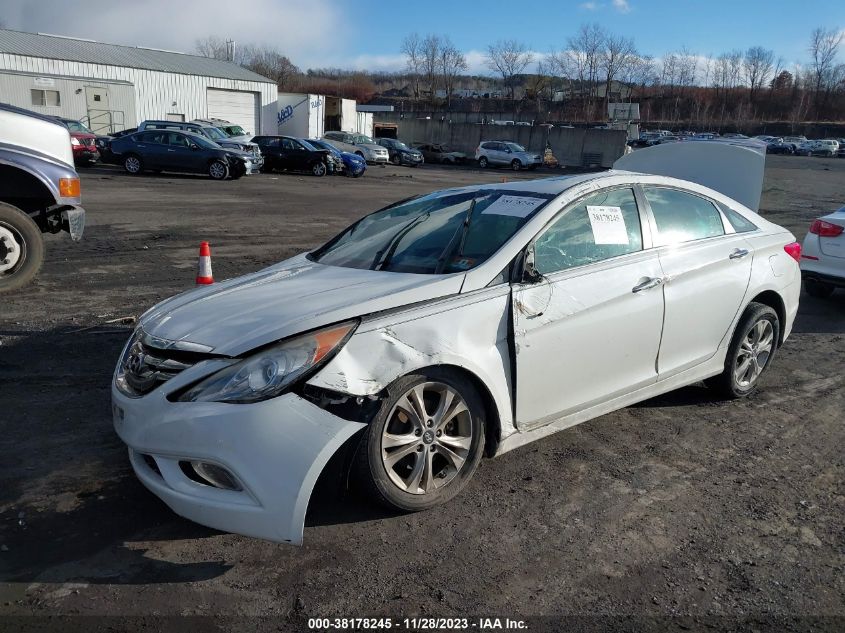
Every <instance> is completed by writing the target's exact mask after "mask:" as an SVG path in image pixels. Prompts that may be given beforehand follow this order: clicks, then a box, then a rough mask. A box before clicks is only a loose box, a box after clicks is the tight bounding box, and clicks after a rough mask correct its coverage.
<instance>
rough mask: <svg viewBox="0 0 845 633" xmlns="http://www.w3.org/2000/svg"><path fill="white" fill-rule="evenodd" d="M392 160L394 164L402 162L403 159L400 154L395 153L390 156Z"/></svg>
mask: <svg viewBox="0 0 845 633" xmlns="http://www.w3.org/2000/svg"><path fill="white" fill-rule="evenodd" d="M390 162H391V163H393V164H394V165H399V164H400V163H401V162H402V159H401V158H399V154H394V155H393V156H391V157H390Z"/></svg>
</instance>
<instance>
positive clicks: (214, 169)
mask: <svg viewBox="0 0 845 633" xmlns="http://www.w3.org/2000/svg"><path fill="white" fill-rule="evenodd" d="M208 175H209V176H211V178H213V179H214V180H225V179H226V178H227V177H228V175H229V166H228V165H227V164H226V163H224V162H223V161H222V160H214V161H211V162H210V163H209V165H208Z"/></svg>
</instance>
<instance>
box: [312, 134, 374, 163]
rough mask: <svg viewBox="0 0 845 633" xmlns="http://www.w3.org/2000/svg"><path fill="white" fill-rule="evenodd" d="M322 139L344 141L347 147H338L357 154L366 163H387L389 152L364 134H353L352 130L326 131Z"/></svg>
mask: <svg viewBox="0 0 845 633" xmlns="http://www.w3.org/2000/svg"><path fill="white" fill-rule="evenodd" d="M323 139H325V140H326V141H331V142H333V143H334V142H338V143H345V144H346V146H347V147H339V149H343V150H345V151H348V152H350V153H352V154H358V155H359V156H361V157H362V158H363V159H364V160H366V161H367V162H368V163H378V164H382V165H384V164H385V163H387V161H388V159H389V157H390V154H389V153H388V151H387V148H384V147H382V146H381V145H379V144H378V143H376V142H375V141H374V140H373V139H371V138H370V137H369V136H366V135H364V134H353V133H352V132H326V133H325V134H323Z"/></svg>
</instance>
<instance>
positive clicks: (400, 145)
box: [393, 141, 411, 149]
mask: <svg viewBox="0 0 845 633" xmlns="http://www.w3.org/2000/svg"><path fill="white" fill-rule="evenodd" d="M393 147H395V148H396V149H411V148H410V147H408V146H407V145H406V144H405V143H403V142H402V141H393Z"/></svg>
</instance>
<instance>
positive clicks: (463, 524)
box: [0, 156, 845, 631]
mask: <svg viewBox="0 0 845 633" xmlns="http://www.w3.org/2000/svg"><path fill="white" fill-rule="evenodd" d="M544 175H548V174H543V173H539V172H538V173H532V174H530V175H528V174H519V175H515V174H512V173H510V172H506V171H488V172H481V171H478V170H475V169H447V168H438V167H433V166H431V167H429V166H425V167H423V168H421V169H409V168H395V167H387V168H371V169H370V170H369V171H368V173H367V175H366V176H365V177H364V178H361V179H356V180H353V179H347V178H323V179H318V178H313V177H308V176H298V175H280V174H275V175H258V176H252V177H247V178H243V179H242V180H240V181H237V182H220V183H218V182H211V181H209V180H208V179H206V178H200V177H190V176H167V175H161V176H152V175H148V176H144V177H137V178H132V177H129V176H126V175H124V174H123V173H122V172H121V171H120V170H118V169H112V168H108V167H104V168H95V169H90V170H86V171H84V172H83V196H84V201H85V207H86V208H87V210H88V226H87V229H86V233H85V237H84V240H83V241H82V242H80V243H72V242H71V241H70V239H68V238H67V236H66V235H60V236H50V237H49V238H48V261H47V263H46V265H45V266H44V269H43V271H42V273H41V275H40V277H39V278H38V280H37V281H36V283H35V284H33V285H32V286H30V287H28V288H27V289H25V290H24V291H21V292H18V293H15V294H12V295H6V296H3V297H2V298H0V614H5V615H6V616H33V615H35V616H56V615H88V616H110V617H109V618H107V619H105V620H98V619H85V620H84V621H85V622H86V625H85V626H86V630H92V629H93V628H95V627H94V625H95V624H96V623H102V624H103V625H104V626H106V627H107V628H111V629H112V630H125V629H132V630H135V629H140V628H142V627H147V628H150V629H151V630H156V629H157V627H158V626H159V625H161V623H162V622H167V620H166V617H167V616H173V615H191V616H213V617H208V618H198V619H194V620H190V621H189V622H193V623H194V624H195V625H196V629H197V630H216V629H218V628H220V629H223V628H233V629H236V630H251V629H262V630H264V629H266V630H273V631H276V630H278V631H300V630H308V623H307V619H308V618H311V617H335V616H337V617H362V616H388V617H392V618H394V619H399V618H403V617H409V616H414V615H416V616H466V617H471V618H473V620H472V621H473V622H475V618H476V617H481V616H485V617H486V616H499V617H510V618H534V619H529V620H528V621H527V622H528V624H529V625H530V628H529V630H541V629H543V630H579V629H584V630H586V629H590V628H613V629H615V630H641V629H644V628H664V627H665V628H668V629H670V630H682V629H683V630H690V629H691V630H700V629H703V628H709V629H711V630H724V629H735V630H748V629H757V630H811V629H812V630H840V631H841V630H844V629H845V574H843V565H845V521H843V517H845V487H843V483H845V464H843V455H845V452H843V447H845V429H843V422H845V374H844V373H843V361H845V338H843V334H845V292H843V291H837V292H836V293H835V294H834V295H833V297H832V298H830V299H829V300H825V301H821V300H817V299H813V298H811V297H809V296H807V295H802V298H801V308H800V311H799V315H798V319H797V322H796V325H795V330H794V333H793V335H792V337H791V338H790V340H789V341H788V342H787V343H786V345H785V346H784V347H783V348H782V349H781V350H780V351H779V353H778V356H777V357H776V359H775V362H774V365H773V367H772V368H771V370H770V371H769V372H768V373H767V374H766V375H765V377H764V379H763V380H762V385H761V389H760V391H759V393H758V394H757V395H755V396H754V397H752V398H749V399H747V400H744V401H739V402H721V401H718V400H715V399H714V398H713V397H712V396H711V394H710V393H709V392H708V391H707V390H706V389H705V388H704V387H703V386H692V387H688V388H685V389H682V390H680V391H677V392H674V393H671V394H669V395H666V396H664V397H661V398H658V399H654V400H650V401H648V402H645V403H643V404H641V405H638V406H634V407H630V408H627V409H624V410H622V411H618V412H616V413H613V414H610V415H605V416H603V417H601V418H599V419H596V420H593V421H590V422H587V423H584V424H582V425H580V426H578V427H575V428H574V429H571V430H568V431H565V432H563V433H559V434H557V435H554V436H552V437H550V438H548V439H546V440H543V441H540V442H538V443H534V444H532V445H529V446H527V447H523V448H521V449H518V450H516V451H513V452H511V453H508V454H506V455H504V456H502V457H501V458H497V459H494V460H485V461H484V462H482V464H481V467H480V469H479V471H478V472H477V474H476V476H475V477H474V479H473V481H472V482H471V483H470V485H469V486H468V487H467V488H466V490H465V491H464V492H463V493H462V494H461V495H460V496H459V497H458V498H456V499H455V500H453V501H452V502H451V503H449V504H448V505H447V506H445V507H442V508H439V509H436V510H433V511H429V512H425V513H421V514H414V515H388V514H385V513H384V512H383V511H382V510H380V509H378V508H375V507H373V506H371V505H369V504H368V503H367V502H365V501H363V500H361V499H360V498H358V497H356V496H354V495H346V496H344V497H343V498H341V499H339V500H338V499H333V498H332V497H331V496H330V495H328V494H325V495H323V494H322V493H320V494H317V495H315V498H314V499H313V500H312V507H311V510H310V511H309V517H308V520H307V527H306V529H305V545H304V546H303V547H301V548H298V547H292V546H286V545H276V544H272V543H267V542H262V541H258V540H254V539H250V538H245V537H241V536H236V535H232V534H223V533H219V532H216V531H213V530H209V529H206V528H203V527H200V526H198V525H195V524H193V523H190V522H189V521H186V520H183V519H181V518H179V517H178V516H176V515H174V514H173V513H172V512H171V511H170V510H169V509H168V508H167V507H166V506H165V505H164V504H163V503H162V502H160V501H159V500H158V499H157V498H156V497H154V496H153V495H152V494H151V493H149V492H147V490H146V489H144V488H143V487H142V486H141V484H140V483H138V482H137V481H136V479H135V477H134V476H133V474H132V472H131V470H130V468H129V464H128V461H127V455H126V449H125V447H124V446H123V445H122V444H121V442H120V441H119V440H118V438H117V436H116V435H115V433H114V432H113V430H112V425H111V415H110V400H109V384H110V379H111V374H112V370H113V367H114V364H115V362H116V359H117V356H118V354H119V352H120V349H121V347H122V345H123V344H124V342H125V340H126V338H127V337H128V335H129V332H130V326H128V325H120V324H119V323H112V324H109V323H108V322H109V321H111V320H113V319H119V318H121V317H127V316H137V315H139V314H141V313H142V312H143V311H144V310H146V309H147V308H148V307H149V306H150V305H152V304H153V303H155V302H157V301H158V300H160V299H163V298H165V297H168V296H170V295H172V294H175V293H177V292H180V291H182V290H184V289H186V288H188V287H190V286H191V285H192V283H193V277H194V275H195V267H196V256H197V248H198V245H199V242H200V241H201V240H208V241H210V242H211V244H212V249H213V265H214V273H215V276H216V277H217V278H218V279H222V278H227V277H232V276H235V275H239V274H242V273H247V272H250V271H254V270H256V269H259V268H261V267H263V266H265V265H268V264H271V263H273V262H276V261H278V260H280V259H283V258H285V257H288V256H290V255H293V254H295V253H298V252H301V251H303V250H305V249H309V248H311V247H314V246H315V245H317V244H319V243H321V242H322V241H324V240H326V239H327V238H329V237H330V236H331V235H333V234H334V233H336V232H337V231H338V230H340V229H341V228H342V227H343V226H345V225H346V224H348V223H349V222H350V221H352V220H353V219H355V218H357V217H359V216H360V215H362V214H363V213H364V212H366V211H370V210H373V209H375V208H378V207H380V206H382V205H384V204H386V203H388V202H391V201H394V200H397V199H400V198H403V197H406V196H408V195H411V194H416V193H420V192H426V191H431V190H435V189H440V188H445V187H448V186H454V185H462V184H469V183H476V182H490V181H497V180H500V179H501V178H502V177H507V178H508V179H510V180H513V179H514V178H533V177H538V176H544ZM843 196H845V160H838V161H837V160H835V159H831V160H828V159H818V158H797V157H780V156H774V157H770V158H769V160H768V167H767V174H766V185H765V192H764V197H763V205H762V213H763V214H764V215H765V216H766V217H767V218H769V219H771V220H773V221H775V222H778V223H780V224H783V225H785V226H787V227H788V228H790V229H791V230H792V231H793V232H794V233H795V235H796V236H797V237H798V239H799V240H800V239H803V237H804V234H805V232H806V230H807V228H808V227H809V224H810V222H811V221H812V220H813V219H814V218H815V217H817V216H819V215H822V214H824V213H826V212H828V211H829V210H832V209H834V208H837V207H839V206H841V205H842V204H843V203H845V198H843ZM541 616H544V617H545V619H543V617H541ZM562 616H565V617H566V618H567V619H566V620H563V621H561V620H558V619H556V618H559V617H562ZM161 618H165V619H163V620H162V619H161ZM226 618H230V619H226ZM4 622H5V626H8V625H9V624H10V623H14V626H13V628H18V629H25V628H27V627H36V628H37V626H38V625H39V624H45V623H47V624H49V623H50V622H53V624H55V623H56V621H49V620H40V619H33V618H23V619H19V620H14V619H8V618H7V619H0V629H4V628H5V626H4ZM62 622H64V626H70V625H71V624H72V623H73V622H78V620H70V621H68V620H62ZM561 622H563V623H564V624H562V623H561ZM631 623H633V624H631ZM183 624H184V622H183ZM628 625H631V626H632V627H633V628H630V629H628V628H626V627H627V626H628ZM544 627H546V628H544ZM472 628H476V627H472ZM7 630H10V629H7ZM438 630H439V629H438Z"/></svg>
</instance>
